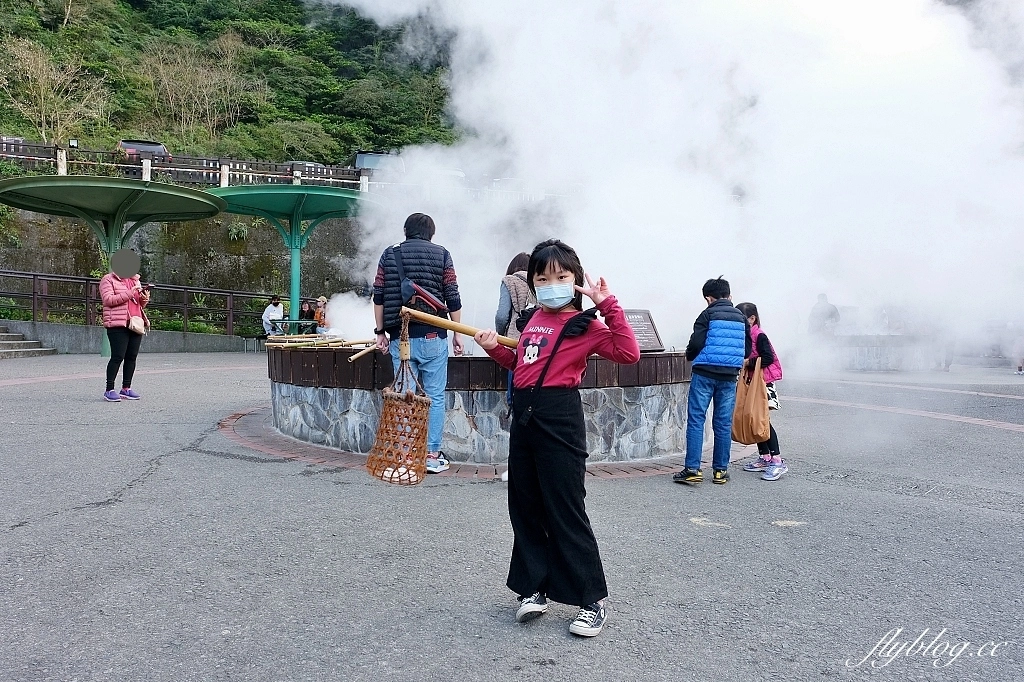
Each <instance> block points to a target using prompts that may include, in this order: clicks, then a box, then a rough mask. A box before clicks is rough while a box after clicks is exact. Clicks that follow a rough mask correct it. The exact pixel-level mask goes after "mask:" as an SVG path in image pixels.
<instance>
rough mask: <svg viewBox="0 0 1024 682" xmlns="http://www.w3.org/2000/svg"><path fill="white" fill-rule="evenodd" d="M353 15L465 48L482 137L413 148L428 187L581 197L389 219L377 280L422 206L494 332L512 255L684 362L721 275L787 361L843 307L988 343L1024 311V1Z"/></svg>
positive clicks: (374, 223) (372, 249)
mask: <svg viewBox="0 0 1024 682" xmlns="http://www.w3.org/2000/svg"><path fill="white" fill-rule="evenodd" d="M350 4H353V5H354V6H356V7H357V8H358V9H359V10H360V11H362V12H364V13H365V14H366V15H368V16H371V17H373V18H374V19H376V20H378V21H380V22H383V23H389V22H394V21H397V20H400V19H408V18H410V17H419V18H420V21H425V22H429V23H430V24H432V25H433V26H434V27H437V28H438V29H440V30H442V31H451V32H453V33H454V35H455V38H454V40H453V43H452V50H453V52H452V55H451V59H452V63H451V90H452V103H451V112H450V113H451V115H452V116H453V117H454V119H455V120H456V121H457V122H458V124H459V125H460V126H461V127H462V128H463V129H465V130H466V131H467V135H466V136H465V139H466V141H465V142H463V143H461V144H459V145H457V146H455V147H452V148H438V147H422V148H412V149H406V150H404V151H403V158H405V159H406V160H407V161H408V162H409V164H410V167H425V168H434V169H437V168H460V169H462V170H464V171H465V172H466V173H467V174H468V175H469V176H470V178H471V179H472V178H473V177H474V176H475V175H482V174H489V175H490V176H492V177H502V176H505V177H514V178H519V179H521V181H522V183H523V184H524V186H525V187H526V188H527V189H530V190H531V191H534V192H538V193H540V192H544V191H546V192H551V193H560V194H570V195H571V196H570V197H569V198H566V199H560V200H551V199H548V200H545V201H539V202H535V203H525V204H524V203H521V202H501V201H481V200H478V199H475V198H473V197H472V196H470V195H469V194H467V193H466V192H463V191H454V190H450V189H449V190H444V188H442V187H438V186H437V182H438V181H437V175H436V173H434V174H432V175H431V176H430V177H432V178H433V180H432V182H433V183H434V187H431V188H430V189H428V190H427V191H428V192H430V196H429V197H425V196H422V195H421V194H418V193H417V192H412V193H410V192H406V193H405V194H404V195H401V196H400V195H399V194H396V195H395V198H394V199H393V200H391V201H390V202H384V203H382V204H381V205H380V206H379V207H378V208H375V209H374V210H371V211H368V212H367V214H366V216H365V220H364V225H365V235H364V237H365V239H364V245H363V246H364V250H365V251H364V255H365V263H364V266H365V268H366V271H367V277H368V278H371V277H372V271H373V268H374V267H375V265H376V258H377V256H378V255H379V254H380V249H381V248H383V247H384V246H386V245H387V244H389V243H393V242H396V241H399V240H400V239H401V225H402V220H403V219H404V215H405V213H407V212H408V211H410V210H424V211H427V212H430V213H431V214H432V215H434V217H435V219H436V220H437V224H438V235H437V238H436V241H437V242H439V243H442V244H444V245H445V246H447V247H448V248H449V250H450V251H451V252H452V254H453V256H454V258H455V263H456V267H457V269H458V271H459V276H460V282H461V285H462V289H463V297H464V300H465V312H464V321H466V322H469V323H470V324H474V325H477V326H491V325H492V318H493V312H494V308H495V304H496V300H497V288H498V280H499V278H500V276H501V275H502V274H504V269H505V266H506V265H507V263H508V261H509V260H510V259H511V258H512V256H514V255H515V254H516V253H517V252H519V251H523V250H525V251H529V250H530V248H531V247H532V246H533V245H534V244H535V243H536V242H537V241H538V240H540V239H543V238H546V237H549V236H557V237H560V238H562V239H564V240H565V241H567V242H568V243H570V244H572V245H573V246H575V247H576V248H577V250H578V251H579V252H580V255H581V257H582V259H583V262H584V266H585V267H586V269H587V271H588V272H590V273H593V274H597V275H604V276H605V277H607V279H608V281H609V283H610V285H611V287H612V289H613V291H614V292H615V293H616V294H618V296H619V298H620V300H621V301H622V303H623V305H624V306H625V307H629V308H649V309H651V310H652V313H653V315H654V319H655V320H656V321H657V323H658V324H659V327H661V329H662V332H663V336H664V337H666V340H667V342H668V343H669V344H677V345H678V344H682V343H685V339H686V336H687V334H688V332H689V327H690V324H691V322H692V320H693V318H694V316H695V315H696V314H697V313H698V312H699V311H700V309H701V308H702V307H703V305H704V302H703V300H702V298H701V296H700V287H701V284H702V283H703V282H704V280H705V279H707V278H708V277H713V276H717V275H719V274H724V275H725V276H726V277H727V278H728V279H730V281H731V282H732V284H733V292H734V300H737V301H739V300H751V301H754V302H756V303H758V305H759V307H760V309H761V313H762V318H763V320H764V322H765V325H766V328H767V329H768V330H769V331H771V332H772V333H773V338H778V339H780V340H781V342H782V343H783V345H785V344H786V342H787V338H788V340H789V342H790V343H792V342H793V341H794V340H795V339H796V337H797V335H798V334H799V332H800V331H801V330H802V329H804V327H805V325H806V315H807V312H808V310H809V309H810V307H811V305H812V304H813V303H814V301H815V298H816V295H817V294H818V293H820V292H827V293H828V294H829V297H830V300H831V301H832V302H834V303H837V304H840V305H856V306H861V307H862V308H863V309H869V308H872V307H877V306H882V305H887V306H892V305H899V306H906V307H908V308H914V309H916V310H917V311H918V315H919V316H921V317H928V316H931V317H932V318H933V321H934V320H941V322H940V324H943V325H954V324H959V325H962V326H964V328H965V329H966V328H968V327H970V326H971V325H973V326H975V327H976V326H978V324H979V323H980V320H982V319H984V318H985V317H986V316H990V317H1002V318H1003V319H1010V318H1020V317H1021V316H1022V313H1024V298H1022V296H1021V292H1022V290H1024V289H1022V284H1024V260H1022V258H1021V256H1020V252H1021V242H1022V234H1021V229H1020V222H1021V216H1024V210H1022V209H1024V164H1022V158H1021V132H1022V120H1021V113H1022V107H1021V103H1022V89H1021V82H1022V80H1024V52H1022V51H1021V48H1020V46H1021V45H1022V40H1021V37H1022V30H1021V28H1022V26H1024V9H1021V8H1020V6H1019V5H1015V4H1012V3H1011V2H1010V0H1001V1H997V0H989V1H984V2H983V1H978V2H960V3H954V4H953V5H948V4H942V3H939V2H937V1H935V0H931V1H929V0H858V1H857V2H821V0H788V1H780V2H773V3H765V2H761V1H760V0H707V1H704V0H694V1H693V2H686V3H672V2H662V1H661V0H657V1H655V0H629V1H628V2H627V1H625V0H591V1H587V0H581V1H579V2H572V3H552V2H549V1H547V0H520V1H519V2H516V3H507V2H499V1H498V0H474V1H473V2H461V1H457V0H391V1H389V2H384V3H381V2H378V1H374V2H370V1H369V0H355V1H354V2H351V3H350ZM429 34H430V33H429V32H414V33H413V35H414V36H421V35H429ZM415 42H416V41H415V40H413V41H411V42H410V49H422V48H423V45H416V44H415ZM421 179H422V178H421ZM416 180H417V178H415V177H413V178H411V181H416ZM993 304H994V305H993ZM979 306H982V307H985V306H991V307H989V308H988V309H987V310H985V311H979ZM972 331H973V329H972Z"/></svg>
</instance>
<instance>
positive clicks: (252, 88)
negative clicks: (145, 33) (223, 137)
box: [142, 34, 267, 141]
mask: <svg viewBox="0 0 1024 682" xmlns="http://www.w3.org/2000/svg"><path fill="white" fill-rule="evenodd" d="M212 47H213V49H212V52H208V51H206V50H204V49H203V48H202V47H200V46H199V45H197V44H194V43H186V44H163V45H158V46H156V48H155V49H154V50H152V51H151V52H150V53H149V54H147V55H146V57H145V58H144V60H143V63H142V70H143V73H144V74H145V75H146V77H147V78H148V79H149V81H150V84H151V85H152V88H153V92H154V94H155V96H156V99H157V101H158V102H159V103H160V104H161V106H162V107H163V109H164V110H165V111H166V112H167V113H168V114H169V115H170V117H171V118H172V119H173V120H174V123H175V124H176V126H177V127H178V130H179V131H180V133H181V135H182V137H183V138H185V139H188V140H192V141H195V140H196V138H197V134H198V133H199V132H203V133H204V134H205V136H206V137H207V138H209V139H214V138H215V137H216V136H217V133H218V132H219V131H220V130H222V129H223V128H226V127H228V126H231V125H234V124H235V123H236V122H237V121H238V120H239V118H240V117H241V115H242V114H243V113H244V111H245V110H246V109H247V108H248V107H250V106H258V105H260V104H262V103H264V102H265V101H266V99H267V87H266V84H265V83H264V82H263V81H262V80H258V79H255V78H250V77H248V76H246V75H245V74H244V73H243V72H242V70H241V68H240V66H239V54H240V53H241V52H242V50H243V47H244V46H243V45H242V44H241V41H240V40H239V39H238V38H237V36H233V34H230V35H228V36H222V37H221V38H220V39H218V40H217V41H216V42H215V43H214V44H213V46H212Z"/></svg>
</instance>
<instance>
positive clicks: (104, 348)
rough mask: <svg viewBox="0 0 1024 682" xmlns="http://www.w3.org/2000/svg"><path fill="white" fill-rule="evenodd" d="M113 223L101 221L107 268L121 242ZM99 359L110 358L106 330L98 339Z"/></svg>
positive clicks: (118, 227) (111, 221)
mask: <svg viewBox="0 0 1024 682" xmlns="http://www.w3.org/2000/svg"><path fill="white" fill-rule="evenodd" d="M113 223H114V221H113V220H105V221H103V227H104V229H105V230H106V232H107V235H106V237H107V239H106V243H104V244H103V245H102V246H103V251H104V252H105V253H106V254H107V265H108V266H109V265H110V257H111V256H113V255H114V252H115V251H117V250H118V249H119V248H121V246H120V242H121V240H120V239H119V237H120V236H121V235H120V230H121V227H120V225H114V224H113ZM115 230H117V232H118V234H117V235H116V236H115V233H114V231H115ZM100 357H101V358H109V357H110V339H108V338H107V330H106V328H104V329H103V335H102V336H101V337H100Z"/></svg>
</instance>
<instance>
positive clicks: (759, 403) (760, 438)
mask: <svg viewBox="0 0 1024 682" xmlns="http://www.w3.org/2000/svg"><path fill="white" fill-rule="evenodd" d="M770 434H771V423H770V422H769V421H768V389H767V388H766V387H765V384H764V372H762V371H761V358H757V360H755V361H754V366H753V367H748V368H747V369H744V370H742V371H741V372H740V377H739V382H738V383H737V385H736V408H735V409H734V410H733V413H732V439H733V440H734V441H736V442H737V443H743V444H744V445H753V444H755V443H763V442H764V441H766V440H768V436H769V435H770Z"/></svg>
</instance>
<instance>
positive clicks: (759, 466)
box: [736, 303, 789, 481]
mask: <svg viewBox="0 0 1024 682" xmlns="http://www.w3.org/2000/svg"><path fill="white" fill-rule="evenodd" d="M736 308H737V309H738V310H739V311H740V312H741V313H743V316H744V317H746V318H747V322H749V323H750V340H751V342H752V343H753V351H752V353H751V356H750V358H749V359H748V360H747V362H749V363H751V364H753V362H754V361H755V360H756V359H757V358H759V357H760V358H761V371H762V372H763V373H764V382H765V384H767V385H768V407H769V409H778V405H779V399H778V394H777V393H776V392H775V382H776V381H781V380H782V363H781V362H779V354H778V353H776V352H775V348H774V347H773V346H772V342H771V341H769V340H768V335H767V334H765V333H764V332H763V331H761V318H760V316H758V314H757V306H756V305H754V304H753V303H740V304H738V305H737V306H736ZM770 426H771V431H770V434H769V436H768V440H766V441H765V442H763V443H758V444H757V451H758V453H759V456H758V458H757V459H756V460H754V461H753V462H748V463H747V464H746V465H745V466H744V467H743V470H744V471H761V472H763V473H762V474H761V478H762V479H764V480H766V481H777V480H779V479H780V478H782V475H783V474H785V473H787V472H788V471H789V466H787V464H786V460H784V459H782V455H781V454H780V453H779V437H778V435H777V434H776V433H775V426H774V425H770Z"/></svg>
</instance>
